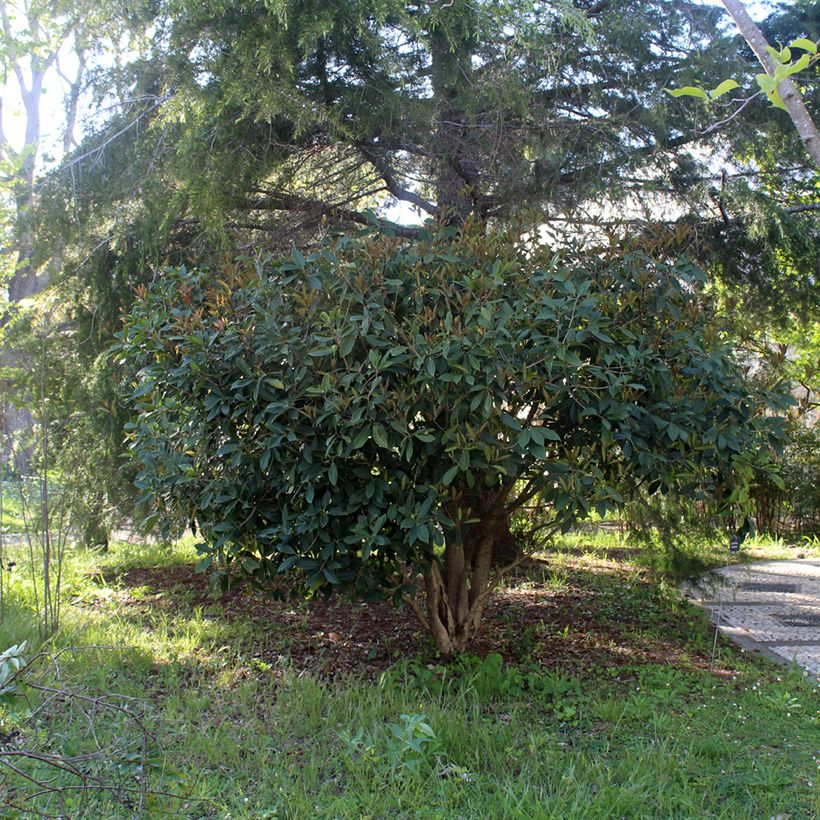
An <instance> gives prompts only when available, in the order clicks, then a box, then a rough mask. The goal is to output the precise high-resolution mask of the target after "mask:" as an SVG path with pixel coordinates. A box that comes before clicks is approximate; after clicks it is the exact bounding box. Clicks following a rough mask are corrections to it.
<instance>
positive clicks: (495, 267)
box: [117, 231, 777, 654]
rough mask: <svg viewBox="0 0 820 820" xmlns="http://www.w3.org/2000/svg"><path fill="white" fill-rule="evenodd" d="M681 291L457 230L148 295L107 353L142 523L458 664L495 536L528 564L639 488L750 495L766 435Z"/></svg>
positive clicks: (356, 245) (597, 263)
mask: <svg viewBox="0 0 820 820" xmlns="http://www.w3.org/2000/svg"><path fill="white" fill-rule="evenodd" d="M700 284H701V275H700V273H699V272H698V271H697V270H696V269H694V268H693V267H692V266H690V265H688V264H686V263H685V262H681V263H677V264H664V263H661V262H657V261H653V260H652V259H650V258H648V257H646V256H644V255H641V254H631V255H627V256H622V257H598V256H585V257H580V256H571V255H564V256H562V255H558V254H555V253H553V251H551V250H550V249H548V248H545V247H542V246H527V245H525V244H524V243H522V242H520V241H517V238H514V237H510V236H508V235H504V234H501V233H498V234H490V235H486V236H485V235H477V234H476V233H474V232H471V231H465V232H464V233H462V234H456V233H455V231H444V232H443V233H441V234H438V235H435V236H431V237H429V238H427V239H425V240H423V241H419V242H413V243H403V242H400V241H398V240H393V239H386V238H383V237H381V238H360V239H351V238H349V237H341V238H340V239H339V240H338V241H336V242H335V244H328V245H325V246H323V247H321V248H320V249H318V250H317V251H316V252H315V253H312V254H310V255H309V256H307V257H305V256H304V255H303V254H301V253H300V252H299V251H294V252H293V255H292V256H291V257H290V258H285V259H278V260H269V259H268V260H263V261H260V262H258V263H256V264H255V265H247V266H226V267H225V269H223V270H221V271H216V272H208V271H201V270H198V271H188V270H184V269H179V270H169V271H166V272H165V273H164V274H163V275H162V276H161V277H158V278H157V280H156V284H155V285H154V286H153V287H152V288H151V289H150V290H148V291H144V292H141V294H140V299H139V300H138V302H137V305H136V307H135V309H134V311H133V312H132V314H131V315H130V316H129V317H128V318H127V321H126V324H125V329H124V331H123V332H122V333H121V334H120V342H119V346H118V348H117V351H118V356H119V358H120V361H121V362H122V363H123V365H124V366H126V367H127V368H130V370H131V372H133V373H136V377H135V379H134V380H133V382H132V383H131V384H130V385H129V387H130V389H131V391H132V392H131V400H132V402H133V408H134V410H135V411H136V416H137V419H136V421H135V422H134V423H133V425H131V436H132V446H133V448H134V449H135V451H136V452H137V454H138V455H139V458H140V459H141V462H142V472H141V473H140V476H139V487H140V488H141V489H142V491H143V501H144V503H145V504H146V505H148V506H150V507H151V509H152V510H153V514H154V515H156V516H159V518H160V519H161V520H162V521H164V522H165V524H166V526H172V525H173V524H176V525H178V526H180V525H182V524H184V523H185V522H187V521H188V520H189V519H190V518H191V517H195V518H196V520H197V522H198V523H199V525H200V527H201V531H202V534H203V536H204V539H205V541H206V542H207V543H206V544H205V545H203V547H202V549H203V553H204V557H203V559H202V561H201V562H200V568H202V569H205V568H208V567H211V568H216V573H217V576H218V574H219V573H221V572H222V566H223V564H225V563H227V564H229V565H232V566H234V567H237V568H239V569H240V570H241V571H242V572H244V573H245V574H246V575H248V576H250V577H251V578H253V579H254V580H255V581H256V582H257V583H259V584H263V585H271V584H273V583H275V582H276V579H277V576H278V575H279V574H280V573H283V572H285V571H287V570H291V569H295V570H298V571H301V572H302V573H303V574H304V575H305V580H306V587H307V588H308V590H310V591H311V592H316V591H320V590H321V591H330V590H331V589H333V588H336V587H347V588H349V589H351V590H353V591H355V592H356V593H357V594H358V595H361V596H364V597H375V596H380V595H388V594H392V595H393V596H394V598H395V600H397V601H398V600H400V599H401V598H404V599H405V600H407V601H408V602H409V603H410V604H411V606H413V608H414V610H415V612H416V614H417V615H418V617H419V619H420V621H421V622H422V624H423V625H424V626H425V627H426V628H427V629H429V630H430V632H431V633H432V634H433V636H434V638H435V640H436V642H437V645H438V647H439V649H440V650H441V651H442V652H443V653H445V654H451V653H453V652H456V651H461V650H463V649H464V647H465V646H466V645H467V644H468V642H469V640H470V637H471V636H472V635H473V634H474V632H475V630H476V629H477V627H478V624H479V621H480V618H481V614H482V611H483V609H484V606H485V603H486V600H487V597H488V596H489V594H490V592H491V590H492V589H493V587H494V585H495V584H496V583H497V581H498V578H499V574H500V573H501V572H503V570H504V569H505V567H503V566H502V567H494V566H493V560H492V559H493V551H494V547H497V546H498V544H499V543H500V542H501V541H502V540H504V539H506V538H507V537H508V534H509V527H508V522H509V518H510V516H513V515H517V516H519V517H520V519H521V520H522V521H524V522H525V526H523V531H524V537H525V539H526V545H527V548H528V549H531V550H532V549H536V548H538V547H539V546H541V545H543V544H544V543H545V542H546V541H547V540H548V538H549V536H550V534H551V533H554V532H555V531H557V530H559V529H562V528H563V529H566V528H568V527H570V526H572V525H573V524H574V523H575V522H576V521H577V520H578V519H579V518H583V517H585V516H586V515H588V514H589V513H590V512H591V511H592V510H597V511H598V512H599V513H601V514H605V513H606V512H607V511H608V510H612V509H614V508H616V507H618V506H619V505H621V504H622V503H624V501H625V500H626V499H627V498H628V497H629V496H630V494H631V493H633V492H634V491H635V490H636V488H647V489H648V490H649V491H650V492H655V491H657V492H666V491H669V490H676V491H677V492H679V493H683V494H686V493H693V492H695V490H696V488H698V487H706V489H707V490H708V488H709V486H711V485H712V484H713V483H715V482H719V483H720V484H721V486H724V485H726V484H727V483H731V481H732V478H733V477H735V478H737V477H738V476H741V477H745V476H746V474H747V470H746V467H745V466H744V465H745V464H746V463H747V461H748V460H749V459H750V458H753V457H757V456H758V455H759V452H760V451H761V448H763V447H764V445H765V443H766V441H767V436H770V435H774V431H775V428H776V427H777V423H776V420H775V419H772V418H764V417H763V416H762V415H761V414H760V408H761V404H760V397H759V396H753V395H751V394H750V392H749V388H748V387H747V386H746V385H745V383H744V380H743V378H742V375H741V373H740V371H739V369H738V368H737V367H736V365H735V363H734V361H733V359H732V356H731V353H730V351H729V349H728V348H727V347H726V346H725V345H723V344H722V343H721V342H720V340H719V338H718V334H717V333H716V332H715V331H714V330H713V328H712V326H711V324H710V312H709V305H708V303H707V302H706V301H705V297H704V296H702V295H701V293H700V290H701V289H700ZM519 529H521V528H519ZM417 573H421V574H422V575H423V576H424V587H425V592H426V596H425V598H426V609H424V611H422V607H421V606H419V605H418V603H417V602H416V600H415V599H414V597H413V592H414V581H415V578H416V577H417Z"/></svg>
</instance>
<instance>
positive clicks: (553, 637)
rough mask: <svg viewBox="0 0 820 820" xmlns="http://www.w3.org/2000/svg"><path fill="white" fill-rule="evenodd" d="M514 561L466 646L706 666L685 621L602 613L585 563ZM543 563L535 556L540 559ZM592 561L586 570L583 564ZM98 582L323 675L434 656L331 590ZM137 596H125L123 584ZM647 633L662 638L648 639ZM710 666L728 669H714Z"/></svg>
mask: <svg viewBox="0 0 820 820" xmlns="http://www.w3.org/2000/svg"><path fill="white" fill-rule="evenodd" d="M538 564H539V562H535V561H534V562H532V566H530V567H527V566H525V567H522V568H521V569H520V571H519V573H518V574H517V576H516V577H515V578H511V579H510V581H509V583H508V584H507V586H506V587H504V588H503V589H501V590H499V591H498V592H497V593H496V594H495V595H494V596H493V598H492V599H491V601H490V602H489V603H488V605H487V608H486V610H485V615H484V621H483V628H482V631H481V633H480V634H479V635H478V637H477V638H476V639H475V642H474V644H473V646H472V648H471V651H473V652H474V653H475V654H476V655H479V656H484V655H486V654H487V653H489V652H500V653H501V654H502V656H503V657H504V659H505V660H506V661H507V662H509V663H515V664H534V665H536V666H539V667H542V668H544V669H561V670H562V671H564V672H568V673H572V674H583V673H584V672H590V671H592V670H594V669H600V668H602V667H603V668H607V667H623V666H630V665H637V664H645V663H658V664H665V665H672V666H679V667H682V668H692V667H697V668H707V667H708V666H709V664H710V659H709V657H708V656H706V655H704V654H702V653H697V652H693V651H692V650H691V648H690V649H689V650H687V648H686V636H687V634H689V635H691V629H692V624H691V622H689V621H688V619H682V618H681V617H680V616H679V615H676V614H675V613H671V612H670V613H669V615H668V618H667V617H664V618H663V620H662V621H661V622H660V623H659V624H658V623H656V624H654V626H655V627H656V629H654V630H653V631H652V635H651V636H650V635H647V634H646V630H645V629H644V630H643V631H642V626H641V623H640V620H639V619H637V618H635V617H632V618H630V617H629V616H628V615H626V616H624V617H618V618H612V617H605V616H604V615H603V614H602V613H601V611H600V608H599V607H598V606H597V603H598V601H597V599H598V597H599V594H600V591H599V589H597V588H596V587H595V585H592V584H590V581H589V577H590V575H589V569H587V568H585V572H579V573H570V575H569V576H568V578H567V580H566V583H565V584H563V585H562V586H561V587H560V588H558V589H551V588H549V587H545V586H536V585H534V584H533V583H532V582H531V581H528V574H529V573H531V572H532V570H533V569H534V568H539V569H540V567H538ZM543 566H544V564H543V563H541V567H543ZM593 569H594V568H593ZM597 569H598V571H602V572H607V573H610V574H611V573H615V574H617V575H619V576H620V575H622V576H623V578H624V580H625V579H626V578H627V577H629V579H630V583H633V584H634V583H640V584H648V583H649V581H648V580H647V579H646V578H645V577H644V578H639V576H638V575H637V574H636V573H637V570H636V569H635V567H630V566H628V565H623V564H615V563H614V562H611V561H602V562H601V566H600V567H598V568H597ZM107 581H108V583H111V584H112V585H115V586H116V587H118V589H119V592H120V596H119V598H118V604H119V605H120V606H123V605H124V606H126V607H131V608H133V610H135V611H142V612H144V613H145V614H148V612H149V611H156V610H157V609H164V610H166V611H167V612H168V613H169V614H174V615H183V616H184V615H185V614H186V612H190V613H191V614H193V612H194V611H195V610H196V609H197V608H202V609H203V611H204V614H205V617H209V618H213V619H215V620H222V621H225V622H226V624H230V623H231V622H236V621H238V620H241V621H250V622H251V623H252V624H253V626H254V628H253V629H252V630H250V633H251V634H252V635H253V636H254V637H253V638H252V639H251V640H252V643H251V645H250V646H248V645H243V646H242V647H241V649H240V648H237V651H241V653H242V655H243V656H244V657H250V658H254V659H258V660H261V661H264V662H267V663H272V664H275V665H276V666H282V665H283V664H287V665H288V666H289V667H290V668H292V669H294V670H295V671H297V672H302V671H309V672H311V673H313V674H316V675H319V676H321V677H323V678H338V677H341V676H345V675H349V674H355V675H359V676H362V677H365V678H367V679H373V678H376V677H378V675H379V674H380V673H381V672H383V671H384V670H385V669H387V668H388V667H389V666H390V665H391V664H393V663H394V662H395V661H396V660H398V659H401V658H405V659H407V658H413V657H419V658H421V659H422V660H424V661H428V662H435V661H436V660H437V658H436V652H435V647H434V645H433V643H432V641H431V639H430V638H429V637H428V636H427V635H426V634H424V633H423V632H422V631H421V629H420V627H419V625H418V622H417V621H416V619H415V618H414V616H413V614H412V613H411V612H410V610H409V609H408V608H406V607H403V608H401V609H395V608H394V607H393V606H392V605H391V604H390V603H389V602H387V601H379V602H375V603H362V602H356V601H350V600H348V599H347V598H346V597H344V596H342V595H339V596H335V597H333V598H331V599H329V600H323V599H321V598H319V599H316V600H311V601H303V600H290V601H277V600H274V599H272V598H271V597H269V596H267V595H265V594H264V593H261V592H259V591H258V590H255V589H253V588H251V587H249V586H239V587H237V588H234V589H231V590H229V591H227V592H224V593H222V594H221V595H219V596H215V595H214V594H213V593H212V591H211V589H210V588H209V586H208V582H207V578H206V577H205V576H204V575H198V574H195V573H194V572H193V568H192V567H191V566H185V565H178V566H172V567H161V568H135V569H130V570H127V571H125V572H123V573H121V574H120V575H118V576H116V577H115V578H113V579H111V578H109V579H107ZM137 588H142V589H141V592H140V594H138V595H132V594H129V589H130V590H134V591H136V589H137ZM656 634H660V635H663V637H655V635H656ZM713 671H715V673H716V674H724V675H728V674H730V673H729V672H728V671H727V670H725V669H720V668H717V669H714V668H713Z"/></svg>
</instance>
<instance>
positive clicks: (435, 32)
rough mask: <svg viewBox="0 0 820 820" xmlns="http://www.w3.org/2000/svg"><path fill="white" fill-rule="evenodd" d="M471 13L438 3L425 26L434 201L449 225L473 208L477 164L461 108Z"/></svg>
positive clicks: (460, 222)
mask: <svg viewBox="0 0 820 820" xmlns="http://www.w3.org/2000/svg"><path fill="white" fill-rule="evenodd" d="M471 15H472V12H471V10H470V9H469V7H468V5H467V4H466V3H462V2H459V0H456V2H455V3H450V4H449V5H445V4H442V9H441V11H440V13H439V17H438V21H437V23H436V24H435V26H431V30H430V56H431V59H432V66H431V76H430V79H431V83H432V86H433V94H434V97H435V100H436V108H437V118H438V125H437V129H436V131H437V133H436V143H435V145H436V149H435V157H434V162H435V165H436V168H435V173H436V205H437V206H438V212H439V213H440V214H441V215H442V216H443V218H444V220H445V221H446V222H448V223H449V224H453V225H463V224H464V223H465V222H466V220H467V218H468V217H469V216H470V215H471V214H472V213H475V210H476V207H475V206H476V198H477V195H478V190H477V186H478V175H477V171H476V167H475V166H476V163H475V159H474V157H473V156H471V155H470V154H471V151H470V148H469V137H468V131H469V123H468V117H467V114H466V112H465V111H464V108H463V104H462V101H463V98H464V96H465V93H466V92H465V89H466V88H467V87H468V86H469V83H470V75H471V74H472V42H471V35H470V30H471Z"/></svg>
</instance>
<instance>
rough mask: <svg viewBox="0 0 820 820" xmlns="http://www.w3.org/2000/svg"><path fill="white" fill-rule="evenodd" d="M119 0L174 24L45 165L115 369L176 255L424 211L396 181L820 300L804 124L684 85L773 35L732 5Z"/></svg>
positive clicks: (296, 238) (443, 198)
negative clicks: (740, 36) (685, 98)
mask: <svg viewBox="0 0 820 820" xmlns="http://www.w3.org/2000/svg"><path fill="white" fill-rule="evenodd" d="M800 9H801V15H802V16H800V17H798V16H795V15H780V16H778V15H774V16H773V17H772V18H771V26H772V27H773V30H774V29H777V30H783V31H785V29H786V28H789V27H791V28H792V29H795V30H794V31H792V32H790V33H789V36H791V37H792V38H793V37H795V36H807V37H813V36H815V33H816V31H815V30H816V17H817V12H816V9H813V7H811V6H810V4H800ZM119 13H120V14H121V15H122V20H123V23H128V25H137V26H138V28H141V30H143V31H148V32H150V37H149V38H148V39H146V40H145V42H144V43H143V45H142V47H141V48H140V49H139V50H138V52H136V53H134V54H132V55H131V57H132V58H127V59H125V58H124V59H121V60H118V61H114V62H113V63H112V64H111V65H108V66H98V67H97V71H96V72H95V74H94V82H93V84H92V87H91V88H92V92H93V105H92V106H90V107H89V108H88V111H89V115H90V116H88V117H87V118H86V122H85V126H84V133H85V137H84V139H83V140H82V141H81V144H80V145H79V146H78V147H77V148H76V149H75V150H74V151H73V152H71V153H70V154H69V155H68V156H67V157H66V158H65V161H64V162H63V163H62V164H61V165H60V167H59V168H57V169H56V170H54V171H52V172H51V173H50V174H48V175H47V176H46V177H45V178H44V179H43V180H42V181H41V182H40V183H39V184H38V187H37V192H38V202H37V204H38V207H37V209H36V214H37V217H36V231H35V250H34V255H35V258H36V260H37V265H38V266H42V265H44V264H46V261H47V260H49V259H52V258H54V254H55V249H59V257H60V258H59V261H60V264H59V270H60V271H61V273H60V275H59V276H58V277H55V282H56V284H57V286H58V287H59V288H60V289H61V294H62V296H61V299H62V303H63V304H64V305H66V306H70V319H69V318H67V319H66V321H69V322H70V326H71V328H72V336H73V339H74V349H75V350H76V351H77V355H78V356H79V358H80V361H82V362H85V363H87V364H90V363H97V366H96V367H95V368H93V372H95V373H100V372H104V373H106V374H107V378H108V381H109V383H110V381H111V380H112V379H113V376H114V375H115V374H114V371H113V370H111V369H108V370H106V368H110V367H111V366H110V365H109V364H104V363H103V362H104V358H101V357H104V355H105V351H106V350H107V348H108V346H109V344H110V342H111V338H112V334H113V332H114V331H115V330H116V329H117V328H118V326H119V317H120V312H121V311H122V310H123V309H124V308H128V307H129V305H130V304H131V302H132V301H133V298H134V297H133V293H134V288H135V287H136V286H137V285H139V284H141V283H146V282H149V281H150V280H151V279H152V278H154V277H155V276H157V275H161V274H160V273H159V271H161V269H162V268H163V266H164V265H168V264H173V265H177V264H182V263H185V264H192V263H206V262H209V261H214V260H219V259H221V258H223V257H225V256H228V257H232V256H235V255H237V254H240V255H242V254H248V253H259V252H264V251H273V252H278V251H281V250H282V249H289V248H290V247H291V246H293V245H294V244H296V245H298V246H300V247H303V248H307V247H309V246H311V245H312V244H313V243H315V242H316V241H317V240H319V239H320V238H321V237H322V236H323V235H325V234H326V232H327V231H328V229H329V228H330V227H334V228H338V227H348V228H350V227H354V226H361V225H368V224H374V225H377V226H381V227H382V228H384V229H390V230H392V231H393V232H394V233H396V234H397V235H399V236H403V237H413V236H415V235H417V233H418V228H417V227H416V226H415V225H414V224H412V222H413V220H411V219H408V218H402V219H401V220H400V222H401V224H396V220H395V219H394V220H390V219H388V215H389V214H390V213H395V212H394V211H387V212H385V211H384V205H385V204H387V203H390V202H394V203H399V204H400V205H401V208H402V209H403V210H401V211H400V212H401V213H403V214H404V215H405V217H406V216H407V214H409V213H410V212H413V211H414V212H415V214H416V221H420V220H423V219H431V220H436V221H440V222H447V223H450V224H451V225H453V226H458V225H460V224H462V223H463V222H464V221H465V220H466V219H468V218H470V219H473V220H478V221H479V222H483V223H485V224H490V223H493V222H495V223H501V222H504V221H506V220H508V219H509V218H511V217H512V216H516V217H518V218H520V217H521V214H522V213H527V212H530V213H531V214H532V217H531V219H532V229H533V231H542V232H544V233H545V234H548V235H549V236H550V238H551V241H553V242H566V241H568V240H570V239H572V240H578V239H584V238H587V239H589V238H594V241H596V242H617V241H621V240H622V239H623V238H624V237H625V236H627V235H629V236H630V238H631V241H632V242H633V245H634V244H635V243H636V242H637V243H638V244H640V243H641V242H642V243H644V244H645V245H646V246H647V247H650V248H652V249H653V251H657V252H659V253H661V254H662V255H663V254H665V255H666V257H667V258H671V257H673V256H676V255H678V254H680V253H683V252H687V253H690V254H692V255H694V256H695V257H696V258H698V259H699V260H700V261H701V262H702V263H703V264H704V265H705V266H706V267H707V269H708V270H709V272H710V274H711V275H712V277H713V280H714V281H715V282H717V283H720V287H721V288H722V289H723V292H724V298H725V300H726V304H727V305H728V304H732V303H733V304H737V305H742V306H743V309H744V310H747V311H757V312H758V313H760V312H763V311H769V310H771V309H773V308H777V309H779V310H781V312H785V313H788V312H789V311H790V310H792V309H793V308H794V309H798V308H799V309H803V310H805V309H806V306H808V305H810V304H812V303H813V300H815V299H816V270H817V261H818V255H817V254H818V251H817V242H816V238H817V236H816V234H817V226H816V221H814V220H813V216H814V213H813V209H814V206H815V204H816V191H815V192H813V191H812V188H811V184H810V183H809V182H808V181H807V179H808V178H807V175H806V164H805V161H804V158H801V156H798V154H797V151H796V148H795V146H796V144H797V140H796V137H795V135H794V134H793V133H792V130H791V128H790V123H787V122H784V121H783V117H781V112H778V111H769V110H765V111H764V112H763V116H762V117H761V111H760V110H758V111H755V112H754V114H752V112H751V111H744V112H743V113H742V115H740V116H738V117H736V118H734V119H733V120H732V121H731V123H727V124H725V125H724V126H722V127H717V128H716V127H714V120H713V119H707V117H705V116H704V118H703V121H702V122H698V121H697V119H695V120H694V121H693V116H692V111H691V109H690V108H689V107H687V106H685V105H684V104H683V103H682V102H681V101H676V100H671V99H670V98H669V97H668V95H666V94H664V93H663V89H664V88H669V87H676V86H680V85H682V84H684V82H686V81H687V80H689V79H690V78H691V76H692V74H693V72H694V73H696V76H698V77H700V78H703V80H704V82H708V80H709V78H710V77H713V78H714V79H715V81H716V82H717V80H719V79H721V78H723V77H724V76H725V75H726V71H727V65H729V66H732V65H736V66H737V67H738V70H742V69H744V68H746V67H748V65H749V61H750V60H753V59H754V58H753V57H752V56H751V55H749V54H746V52H745V51H744V50H743V49H741V48H739V47H738V42H737V37H736V35H735V33H734V31H733V30H731V29H730V28H729V27H727V26H726V25H724V23H725V22H726V21H725V17H724V16H723V12H722V10H721V9H720V8H718V7H704V6H702V5H700V4H694V3H680V2H663V0H654V1H653V2H649V1H648V0H617V1H616V0H612V1H611V2H607V0H604V2H592V1H591V0H590V1H589V2H587V1H586V0H579V1H578V2H568V1H567V2H531V1H530V0H526V2H525V0H481V2H464V0H452V1H450V0H448V1H447V2H440V1H439V0H430V1H429V2H418V3H404V2H397V0H347V2H330V1H329V0H311V2H296V1H295V0H273V2H268V3H265V4H260V3H258V2H250V0H248V1H247V2H239V3H226V2H221V1H220V0H208V2H197V3H188V2H182V3H162V2H160V3H156V2H152V3H146V4H144V5H142V4H130V5H129V6H128V8H127V9H124V8H121V9H119ZM135 21H136V22H135ZM812 27H814V28H812ZM767 36H769V37H770V39H773V40H774V41H776V40H777V37H778V35H776V34H772V33H771V31H770V32H768V33H767ZM812 93H813V92H811V93H810V94H809V95H808V96H807V102H808V104H809V105H811V104H812ZM772 145H777V146H778V147H779V149H780V151H779V152H778V153H777V154H776V155H775V154H774V153H773V152H772V151H771V146H772ZM797 148H799V146H797ZM784 179H785V180H789V181H792V182H793V183H794V184H793V185H789V186H788V187H787V186H786V185H785V184H784V182H783V180H784ZM733 300H734V301H733ZM67 309H68V307H67ZM87 369H88V370H92V368H90V367H89V368H87ZM102 383H103V384H105V383H106V378H103V379H102ZM99 398H100V399H101V401H100V402H97V405H96V406H99V407H103V406H104V407H105V408H108V409H106V410H105V411H104V412H101V413H100V424H99V427H100V429H101V430H102V429H105V430H108V431H109V432H110V433H111V434H112V435H114V436H118V435H119V431H120V430H121V426H122V423H123V422H124V420H125V419H124V418H123V417H122V416H121V414H120V415H118V414H112V413H111V411H110V408H111V407H112V404H111V400H112V399H113V394H108V395H106V396H100V397H99ZM103 401H104V402H105V403H104V404H102V402H103ZM112 452H113V448H112ZM112 472H113V471H112Z"/></svg>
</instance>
